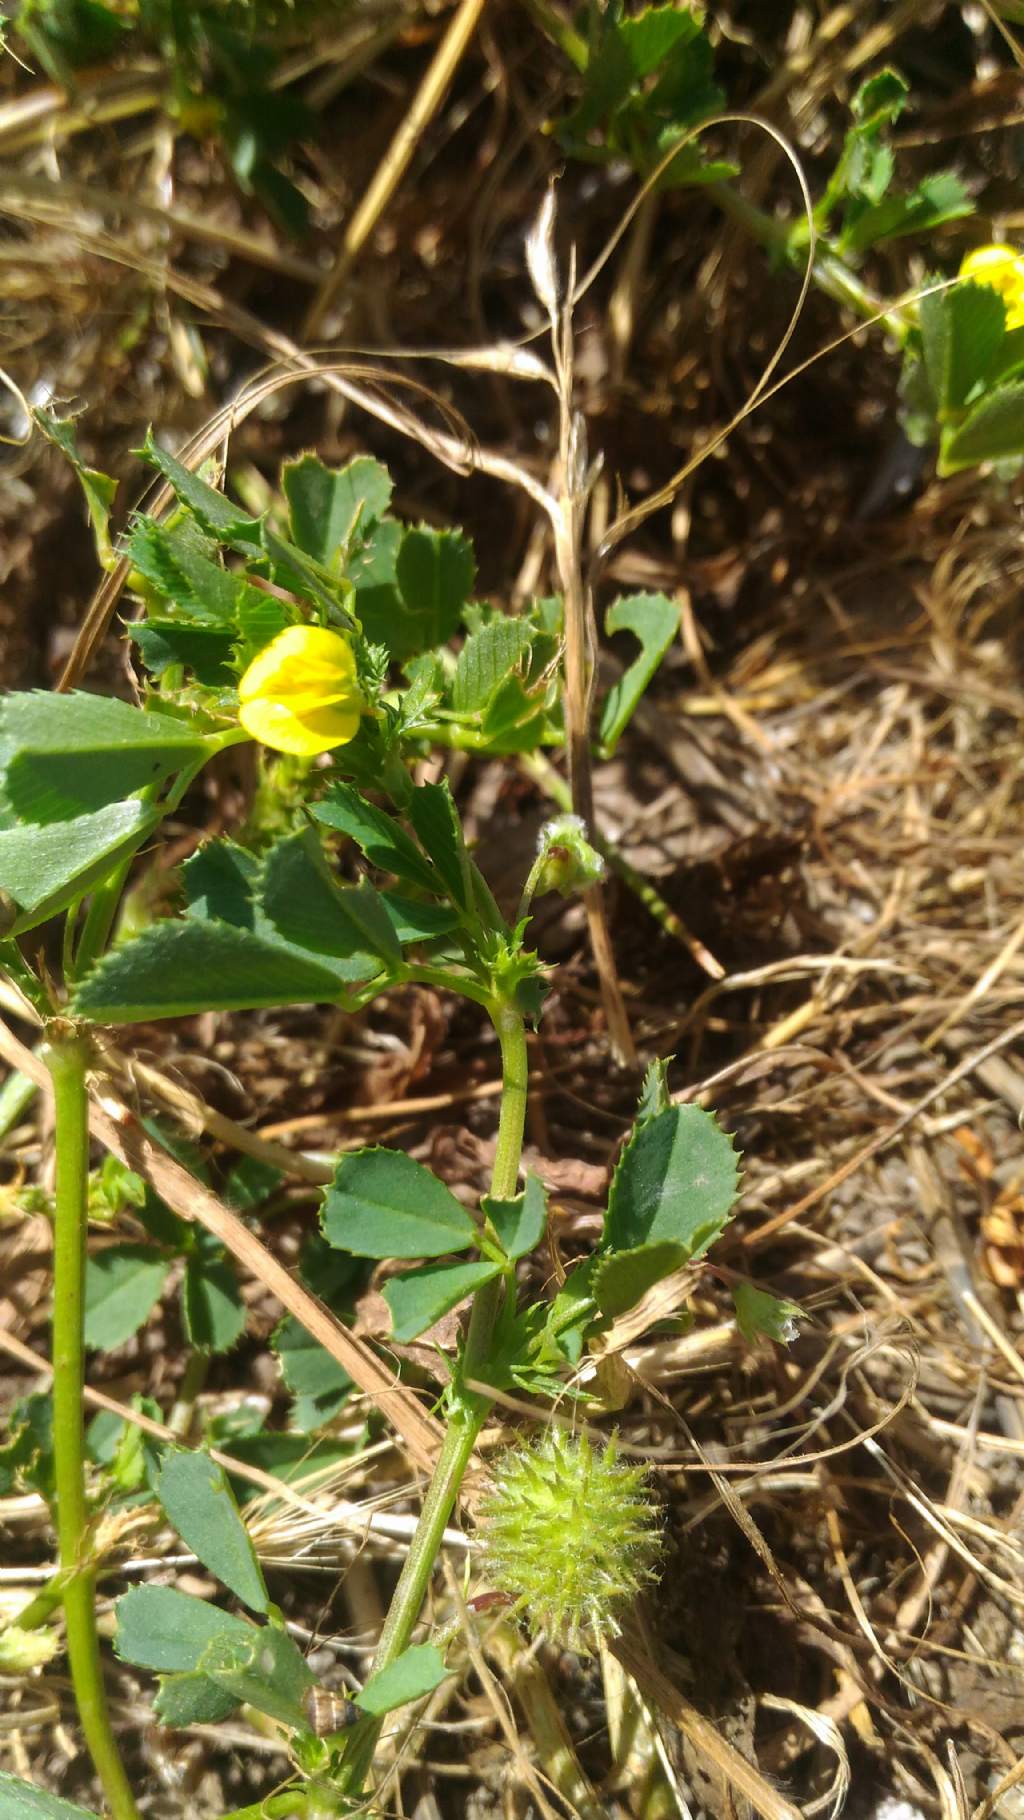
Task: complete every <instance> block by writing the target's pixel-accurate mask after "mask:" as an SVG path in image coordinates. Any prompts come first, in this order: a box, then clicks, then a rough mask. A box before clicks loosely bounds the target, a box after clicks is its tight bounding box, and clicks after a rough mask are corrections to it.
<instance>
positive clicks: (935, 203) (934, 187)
mask: <svg viewBox="0 0 1024 1820" xmlns="http://www.w3.org/2000/svg"><path fill="white" fill-rule="evenodd" d="M973 212H974V204H973V202H972V201H971V199H970V197H969V196H968V194H967V191H966V190H965V189H964V186H963V184H962V183H961V181H960V179H959V177H957V176H956V175H955V173H954V172H953V171H936V172H935V174H934V175H933V176H931V177H926V178H925V179H924V181H923V182H922V183H919V184H918V186H917V189H916V190H914V191H912V193H911V194H910V195H909V196H900V195H893V196H886V197H885V199H884V201H882V202H879V203H876V204H875V205H874V206H873V207H870V208H865V209H862V210H856V209H854V210H853V211H852V213H851V217H850V219H849V221H848V222H845V223H844V225H843V231H842V233H841V235H840V236H839V249H840V251H841V252H852V253H863V252H866V251H867V250H868V248H869V247H872V246H875V245H877V244H878V242H879V241H882V240H898V239H900V238H902V237H903V236H905V235H907V234H925V233H928V232H930V231H931V230H932V229H933V228H936V227H940V226H941V224H942V223H943V222H944V221H956V220H958V219H960V218H961V217H962V216H964V215H970V214H973Z"/></svg>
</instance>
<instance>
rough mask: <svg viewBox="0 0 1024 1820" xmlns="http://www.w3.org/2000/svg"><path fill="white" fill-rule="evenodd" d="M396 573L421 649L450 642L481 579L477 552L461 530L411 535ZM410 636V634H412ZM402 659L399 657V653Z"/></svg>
mask: <svg viewBox="0 0 1024 1820" xmlns="http://www.w3.org/2000/svg"><path fill="white" fill-rule="evenodd" d="M395 575H396V578H397V581H398V586H399V590H400V592H401V596H402V600H403V603H404V605H405V607H406V611H407V614H408V617H409V619H410V621H411V622H412V625H411V627H410V629H409V630H410V631H411V634H412V636H413V637H414V639H415V649H416V650H417V651H432V650H433V649H434V648H435V646H436V645H443V644H447V642H448V640H449V639H450V638H451V636H452V633H453V632H455V630H456V629H457V627H458V624H459V620H460V618H461V616H462V609H463V607H464V606H465V604H466V601H467V600H468V598H469V591H470V589H471V587H472V586H473V580H474V577H475V575H476V562H475V561H474V557H473V548H472V545H471V544H470V543H469V541H468V539H467V538H465V537H463V535H462V532H461V531H431V530H429V529H428V528H427V526H426V525H420V526H419V528H418V529H416V530H412V531H406V533H405V536H404V537H403V538H402V542H401V545H400V547H399V551H398V556H397V558H396V562H395ZM407 635H408V634H407ZM395 655H396V656H400V655H401V654H400V653H397V652H396V653H395Z"/></svg>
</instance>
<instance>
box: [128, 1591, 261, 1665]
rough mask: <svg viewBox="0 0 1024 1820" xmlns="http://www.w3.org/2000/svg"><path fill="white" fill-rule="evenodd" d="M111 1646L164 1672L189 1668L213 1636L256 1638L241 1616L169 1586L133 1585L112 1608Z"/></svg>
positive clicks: (129, 1660)
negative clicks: (113, 1629)
mask: <svg viewBox="0 0 1024 1820" xmlns="http://www.w3.org/2000/svg"><path fill="white" fill-rule="evenodd" d="M114 1609H115V1611H116V1613H117V1633H116V1635H115V1638H114V1648H115V1649H116V1651H117V1653H118V1655H119V1656H120V1657H121V1660H122V1661H123V1662H134V1664H135V1666H136V1668H153V1669H159V1670H162V1671H163V1672H165V1673H172V1674H179V1673H186V1672H192V1671H193V1670H195V1669H197V1668H198V1667H199V1663H200V1659H201V1657H202V1655H203V1653H204V1651H205V1650H206V1649H207V1648H208V1647H209V1645H210V1644H211V1643H212V1642H213V1641H214V1640H215V1639H216V1638H218V1637H223V1638H225V1639H228V1640H233V1641H235V1642H239V1641H240V1642H242V1643H243V1644H244V1643H245V1642H246V1640H247V1639H248V1638H249V1637H250V1636H257V1637H258V1636H260V1635H261V1634H262V1633H261V1632H260V1631H257V1630H254V1628H253V1626H252V1625H251V1624H247V1623H246V1622H245V1621H244V1619H242V1618H235V1617H233V1616H232V1615H231V1613H230V1612H226V1611H220V1610H219V1609H218V1607H217V1606H216V1605H211V1604H210V1602H209V1600H208V1599H195V1598H193V1597H192V1595H191V1594H190V1593H183V1592H178V1591H177V1590H176V1588H175V1587H173V1586H133V1587H132V1589H131V1591H130V1592H126V1593H123V1594H122V1596H121V1598H120V1599H118V1601H117V1604H116V1606H115V1608H114Z"/></svg>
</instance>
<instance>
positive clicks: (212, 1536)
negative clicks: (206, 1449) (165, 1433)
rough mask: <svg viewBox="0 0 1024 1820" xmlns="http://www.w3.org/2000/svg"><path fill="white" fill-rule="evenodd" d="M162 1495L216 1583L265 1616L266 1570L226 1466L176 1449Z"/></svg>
mask: <svg viewBox="0 0 1024 1820" xmlns="http://www.w3.org/2000/svg"><path fill="white" fill-rule="evenodd" d="M157 1497H158V1498H159V1500H160V1503H161V1505H162V1507H163V1510H164V1513H165V1515H166V1516H167V1518H168V1520H169V1522H170V1523H171V1524H172V1526H173V1527H174V1528H175V1529H176V1530H177V1532H178V1534H179V1536H180V1537H181V1539H182V1541H183V1542H184V1544H185V1546H186V1548H190V1549H191V1550H192V1553H193V1554H195V1555H198V1557H199V1559H200V1561H201V1562H202V1564H203V1566H204V1567H207V1568H209V1570H210V1572H211V1573H212V1574H213V1575H214V1577H215V1579H218V1580H220V1581H222V1582H223V1584H224V1585H225V1586H226V1587H227V1588H228V1591H229V1592H233V1593H234V1595H235V1597H236V1599H241V1601H242V1604H243V1605H248V1607H249V1609H250V1611H258V1612H263V1613H266V1612H267V1611H268V1610H269V1608H270V1599H269V1597H268V1594H267V1588H266V1584H265V1582H264V1579H263V1571H262V1569H261V1567H260V1564H259V1562H258V1561H257V1559H256V1550H255V1549H254V1548H253V1545H252V1542H251V1540H250V1538H249V1532H248V1530H247V1529H246V1527H245V1524H244V1523H243V1522H242V1519H241V1517H240V1516H239V1514H238V1506H237V1504H236V1503H235V1500H234V1496H233V1494H232V1491H231V1487H230V1485H229V1484H228V1482H227V1478H226V1477H225V1474H224V1471H223V1468H222V1467H220V1466H218V1465H217V1464H216V1462H215V1461H214V1460H211V1459H210V1456H209V1454H206V1453H198V1452H195V1453H193V1452H190V1451H188V1450H186V1449H183V1448H175V1449H173V1450H172V1451H170V1452H168V1454H167V1455H166V1457H165V1459H164V1463H163V1466H162V1467H161V1470H160V1477H159V1480H158V1481H157Z"/></svg>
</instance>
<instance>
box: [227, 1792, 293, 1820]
mask: <svg viewBox="0 0 1024 1820" xmlns="http://www.w3.org/2000/svg"><path fill="white" fill-rule="evenodd" d="M308 1812H309V1801H308V1799H307V1796H306V1795H305V1793H304V1792H303V1791H302V1790H299V1789H296V1791H295V1792H294V1794H289V1795H268V1796H267V1799H266V1800H265V1801H256V1802H254V1803H253V1804H252V1806H251V1807H233V1808H232V1809H231V1812H230V1814H224V1815H223V1816H222V1820H298V1816H299V1815H300V1814H307V1813H308Z"/></svg>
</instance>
